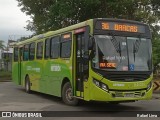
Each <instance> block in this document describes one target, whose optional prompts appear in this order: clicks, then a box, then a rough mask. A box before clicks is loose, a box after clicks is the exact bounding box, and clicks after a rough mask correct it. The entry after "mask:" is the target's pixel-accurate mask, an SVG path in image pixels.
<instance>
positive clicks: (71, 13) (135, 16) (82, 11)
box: [17, 0, 160, 34]
mask: <svg viewBox="0 0 160 120" xmlns="http://www.w3.org/2000/svg"><path fill="white" fill-rule="evenodd" d="M17 1H18V3H19V4H18V5H19V6H21V7H22V8H21V10H22V12H25V13H26V14H27V15H30V16H31V18H32V20H33V21H28V25H27V26H26V28H27V29H28V30H31V31H36V33H38V34H39V33H43V32H46V31H49V30H55V29H58V28H62V27H66V26H69V25H72V24H75V23H77V22H82V21H85V20H87V19H91V18H97V17H109V18H110V17H111V18H122V19H131V20H138V21H142V22H145V23H147V24H149V25H150V26H151V29H152V30H153V31H155V30H154V29H156V30H157V28H158V29H159V27H158V26H155V25H153V23H157V22H158V20H159V19H160V10H159V9H160V2H159V0H17ZM155 27H156V28H155Z"/></svg>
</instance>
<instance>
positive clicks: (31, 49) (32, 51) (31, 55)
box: [29, 43, 35, 60]
mask: <svg viewBox="0 0 160 120" xmlns="http://www.w3.org/2000/svg"><path fill="white" fill-rule="evenodd" d="M34 56H35V43H31V44H30V46H29V60H34Z"/></svg>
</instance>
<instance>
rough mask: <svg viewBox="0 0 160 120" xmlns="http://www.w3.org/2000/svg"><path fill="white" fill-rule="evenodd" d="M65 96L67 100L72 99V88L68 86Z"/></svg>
mask: <svg viewBox="0 0 160 120" xmlns="http://www.w3.org/2000/svg"><path fill="white" fill-rule="evenodd" d="M66 98H67V100H68V101H73V95H72V89H71V88H68V89H67V90H66Z"/></svg>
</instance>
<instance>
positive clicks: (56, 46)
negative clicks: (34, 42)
mask: <svg viewBox="0 0 160 120" xmlns="http://www.w3.org/2000/svg"><path fill="white" fill-rule="evenodd" d="M59 51H60V42H59V37H54V38H52V39H51V58H58V57H59Z"/></svg>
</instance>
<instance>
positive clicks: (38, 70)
mask: <svg viewBox="0 0 160 120" xmlns="http://www.w3.org/2000/svg"><path fill="white" fill-rule="evenodd" d="M87 25H89V27H90V34H93V20H92V19H91V20H88V21H85V22H82V23H79V24H76V25H73V26H70V27H67V28H63V29H60V30H57V31H50V32H48V33H45V34H43V36H44V38H40V39H38V36H35V37H33V38H31V39H28V40H25V41H22V42H18V43H16V44H15V47H17V46H23V45H25V44H28V43H31V42H33V41H34V42H39V41H43V42H44V43H45V39H46V38H50V37H52V36H56V35H61V34H63V33H68V32H72V52H71V57H70V58H68V59H65V58H58V59H50V58H48V59H44V58H42V59H41V60H37V59H36V57H35V58H34V60H33V61H23V62H21V69H20V58H19V61H18V62H14V61H13V64H12V65H13V66H12V78H13V81H14V82H15V83H16V84H20V85H22V86H24V85H25V77H26V75H28V76H29V78H30V82H31V84H32V86H31V89H32V90H34V91H38V92H42V93H45V94H50V95H54V96H59V97H61V86H62V81H63V79H64V78H68V79H69V80H70V82H71V85H72V87H73V89H74V95H76V93H77V97H79V96H80V94H82V97H83V99H84V100H86V101H90V100H95V101H125V100H144V99H150V98H151V96H152V89H150V90H149V91H146V90H138V89H144V88H146V87H147V85H148V83H150V81H151V80H152V76H151V77H150V78H148V79H146V80H144V81H139V82H116V81H110V80H107V79H105V78H103V77H102V76H101V75H99V74H97V73H95V72H94V71H93V70H92V69H91V61H90V62H89V78H88V80H86V81H84V92H79V91H76V88H75V86H76V84H75V83H76V72H75V71H76V62H75V59H76V56H75V53H76V51H75V46H76V43H75V36H74V32H73V30H74V29H77V28H81V27H84V26H87ZM73 48H74V49H73ZM43 53H44V49H43ZM20 75H21V76H20ZM93 78H95V79H97V80H98V81H101V82H102V83H104V84H106V85H108V87H109V89H116V90H126V91H127V90H135V91H133V92H129V93H134V92H139V93H140V94H142V93H145V95H144V96H142V97H113V96H112V94H115V93H116V92H115V91H109V92H106V91H104V90H102V89H101V88H99V87H97V86H96V85H95V84H94V83H93ZM102 78H103V79H102ZM72 81H74V83H72ZM137 83H138V84H137ZM126 93H127V92H121V94H122V95H124V94H126Z"/></svg>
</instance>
